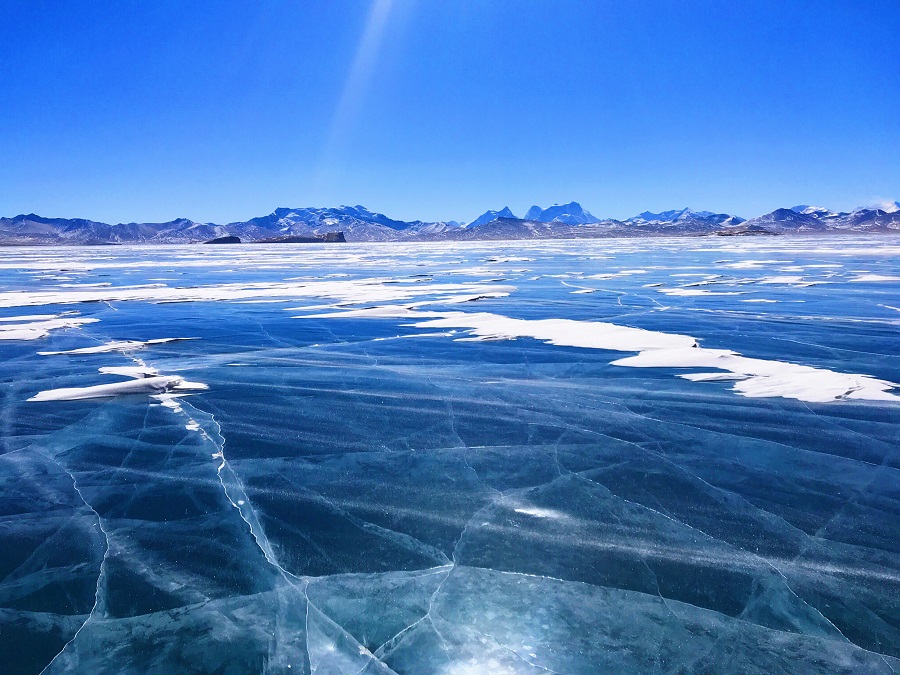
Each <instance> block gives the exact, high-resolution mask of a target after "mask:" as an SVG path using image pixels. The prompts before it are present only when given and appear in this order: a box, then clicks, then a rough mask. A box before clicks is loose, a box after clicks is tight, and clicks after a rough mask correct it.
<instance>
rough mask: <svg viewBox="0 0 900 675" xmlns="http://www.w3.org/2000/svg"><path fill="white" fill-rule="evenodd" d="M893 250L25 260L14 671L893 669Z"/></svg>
mask: <svg viewBox="0 0 900 675" xmlns="http://www.w3.org/2000/svg"><path fill="white" fill-rule="evenodd" d="M898 348H900V239H898V238H888V237H885V238H879V237H874V236H870V237H865V238H852V237H838V236H834V237H817V238H804V237H759V238H740V239H737V238H716V237H709V238H684V239H677V240H666V239H659V240H636V239H628V240H591V241H569V242H566V241H553V242H546V241H544V242H540V241H538V242H534V241H527V242H505V243H467V244H366V245H355V244H346V245H331V246H329V245H281V246H277V245H276V246H261V245H257V246H254V245H240V246H218V247H217V246H178V247H153V248H149V247H143V248H141V247H133V248H132V247H104V248H67V249H66V248H53V249H48V248H7V249H0V376H2V382H3V389H2V399H0V405H2V408H0V425H2V434H0V453H2V454H0V518H2V521H0V522H2V528H0V536H2V540H0V655H2V656H3V662H4V667H5V668H8V669H9V670H7V672H16V673H18V672H22V673H29V672H30V673H37V672H40V671H41V670H42V669H45V668H46V672H48V673H58V672H73V671H77V672H85V673H101V672H115V673H120V672H137V673H144V672H161V673H162V672H189V671H190V672H209V673H213V672H216V673H242V672H292V673H310V672H316V673H320V674H324V673H342V674H343V673H364V674H366V675H369V674H375V673H391V672H394V673H403V674H415V675H422V674H430V673H441V674H447V675H450V674H463V673H548V672H550V673H596V672H616V673H626V672H635V673H647V672H742V673H773V672H785V673H788V672H791V673H793V672H803V673H813V672H821V673H844V672H846V673H851V672H853V673H856V672H867V673H870V672H871V673H894V672H897V671H900V536H898V532H900V450H898V446H900V389H897V388H895V387H900V384H897V383H900V349H898Z"/></svg>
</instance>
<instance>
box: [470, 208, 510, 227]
mask: <svg viewBox="0 0 900 675" xmlns="http://www.w3.org/2000/svg"><path fill="white" fill-rule="evenodd" d="M515 217H516V216H515V215H514V214H513V212H512V211H510V210H509V207H508V206H504V207H503V208H502V209H500V210H499V211H485V212H484V213H482V214H481V215H480V216H478V217H477V218H476V219H475V220H473V221H472V222H471V223H466V224H465V225H463V227H464V228H466V227H478V226H479V225H484V224H485V223H489V222H491V221H492V220H497V218H515Z"/></svg>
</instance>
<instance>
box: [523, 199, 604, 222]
mask: <svg viewBox="0 0 900 675" xmlns="http://www.w3.org/2000/svg"><path fill="white" fill-rule="evenodd" d="M525 220H533V221H536V222H539V223H565V224H567V225H584V224H586V223H599V222H600V219H599V218H596V217H595V216H593V215H592V214H591V213H590V212H589V211H585V210H584V209H583V208H582V207H581V204H579V203H578V202H569V203H568V204H554V205H553V206H550V207H547V208H546V209H542V208H541V207H540V206H537V205H535V206H532V207H531V208H530V209H528V213H526V214H525Z"/></svg>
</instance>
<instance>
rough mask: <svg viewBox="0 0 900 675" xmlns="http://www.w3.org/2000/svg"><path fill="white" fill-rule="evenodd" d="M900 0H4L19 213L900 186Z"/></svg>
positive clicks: (154, 216) (470, 203) (7, 205)
mask: <svg viewBox="0 0 900 675" xmlns="http://www.w3.org/2000/svg"><path fill="white" fill-rule="evenodd" d="M898 34H900V2H898V0H866V1H865V2H860V1H857V0H851V1H846V2H830V1H828V0H816V1H809V2H803V1H797V2H790V1H786V0H778V1H775V0H773V1H766V0H760V1H753V0H747V1H743V2H723V1H720V0H717V1H712V0H710V1H706V2H700V1H694V0H671V1H662V0H616V1H612V0H584V1H581V2H573V1H567V0H546V1H543V2H537V1H529V0H480V1H476V0H468V1H462V0H460V1H454V0H443V1H438V0H393V1H391V0H375V1H374V2H371V1H370V0H353V1H350V0H302V1H301V0H290V1H289V0H284V1H281V2H274V1H265V0H259V1H255V2H249V1H241V2H207V1H205V0H190V1H182V0H153V1H150V2H137V1H133V0H115V1H109V2H106V1H101V0H90V1H87V0H84V1H82V0H66V1H63V0H56V1H53V2H44V1H43V0H21V1H17V2H11V1H8V0H0V215H14V214H17V213H23V212H24V213H28V212H36V213H40V214H42V215H49V216H82V217H88V218H93V219H97V220H104V221H108V222H119V221H132V220H137V221H150V220H169V219H171V218H174V217H177V216H186V217H190V218H193V219H194V220H200V221H213V222H227V221H234V220H243V219H247V218H250V217H253V216H257V215H263V214H266V213H269V212H271V211H272V210H273V209H274V208H275V207H277V206H325V205H328V206H332V205H337V204H363V205H365V206H367V207H369V208H371V209H373V210H377V211H381V212H383V213H387V214H388V215H390V216H392V217H395V218H403V219H414V218H421V219H426V220H436V219H460V220H468V219H471V218H473V217H475V216H476V215H478V214H479V213H481V212H483V211H485V210H486V209H489V208H495V209H499V208H500V207H502V206H505V205H509V206H510V207H511V208H512V209H513V211H515V212H516V213H517V214H518V215H522V214H523V212H524V211H525V210H526V209H527V208H528V207H529V206H530V205H531V204H532V203H537V204H540V205H543V206H546V205H549V204H552V203H554V202H563V201H569V200H572V199H575V200H578V201H580V202H581V203H582V204H583V205H584V206H585V208H588V209H589V210H591V211H592V212H593V213H594V214H595V215H598V216H612V217H626V216H630V215H633V214H635V213H636V212H638V211H642V210H644V209H650V210H661V209H666V208H676V207H682V206H691V207H693V208H696V209H711V210H716V211H726V212H731V213H737V214H739V215H742V216H745V217H749V216H753V215H759V214H761V213H763V212H766V211H770V210H772V209H774V208H776V207H779V206H792V205H794V204H796V203H814V204H821V205H824V206H829V207H831V208H836V209H850V208H852V207H855V206H858V205H861V204H866V203H871V202H873V201H876V200H878V199H884V198H892V199H896V198H900V38H898V37H897V36H898Z"/></svg>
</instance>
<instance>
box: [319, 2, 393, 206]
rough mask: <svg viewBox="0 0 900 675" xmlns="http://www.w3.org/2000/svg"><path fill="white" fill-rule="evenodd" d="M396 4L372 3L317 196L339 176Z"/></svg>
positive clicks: (325, 156) (333, 127) (334, 121)
mask: <svg viewBox="0 0 900 675" xmlns="http://www.w3.org/2000/svg"><path fill="white" fill-rule="evenodd" d="M393 4H394V0H372V6H371V8H370V9H369V16H368V18H367V19H366V25H365V28H364V29H363V33H362V37H361V38H360V40H359V46H358V47H357V48H356V55H355V57H354V58H353V64H352V65H351V66H350V72H349V73H348V74H347V79H346V81H345V82H344V88H343V90H342V91H341V98H340V99H339V101H338V104H337V107H336V108H335V111H334V116H333V117H332V120H331V127H330V129H329V132H328V136H327V137H326V139H325V143H324V145H323V148H322V155H321V157H320V160H319V167H318V170H317V171H316V177H315V181H314V185H313V194H314V195H315V194H319V193H321V191H322V189H323V188H324V187H326V186H327V184H328V183H329V178H332V177H333V176H334V174H335V172H336V164H337V161H338V160H339V158H340V155H341V152H342V150H343V149H344V146H345V145H346V139H347V137H348V135H349V133H350V131H351V130H352V128H353V124H354V122H355V120H356V119H357V117H358V116H359V110H360V106H361V104H362V101H363V98H364V96H365V93H366V89H367V87H368V85H369V82H370V81H371V79H372V73H373V72H374V70H375V66H376V63H377V61H378V52H379V50H380V49H381V44H382V42H383V39H384V32H385V28H386V27H387V23H388V19H389V18H390V14H391V9H392V8H393Z"/></svg>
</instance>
